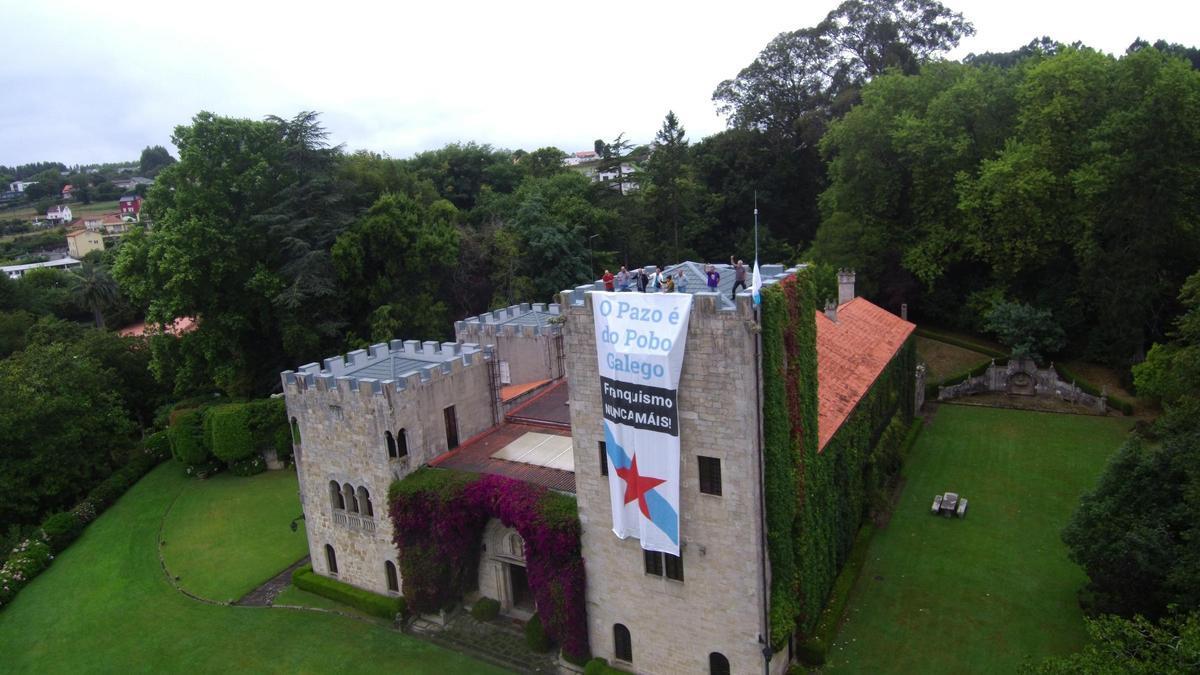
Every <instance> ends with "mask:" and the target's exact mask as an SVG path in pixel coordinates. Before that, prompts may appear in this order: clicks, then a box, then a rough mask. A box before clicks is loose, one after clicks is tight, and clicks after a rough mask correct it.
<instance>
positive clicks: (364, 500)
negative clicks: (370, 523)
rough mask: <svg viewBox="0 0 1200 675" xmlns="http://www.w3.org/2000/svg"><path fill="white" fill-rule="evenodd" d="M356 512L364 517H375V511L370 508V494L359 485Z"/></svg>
mask: <svg viewBox="0 0 1200 675" xmlns="http://www.w3.org/2000/svg"><path fill="white" fill-rule="evenodd" d="M358 511H359V513H361V514H363V515H364V516H367V517H370V518H374V517H375V509H373V508H371V493H370V492H367V488H365V487H363V486H361V485H360V486H358Z"/></svg>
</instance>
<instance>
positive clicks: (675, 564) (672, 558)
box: [663, 553, 683, 581]
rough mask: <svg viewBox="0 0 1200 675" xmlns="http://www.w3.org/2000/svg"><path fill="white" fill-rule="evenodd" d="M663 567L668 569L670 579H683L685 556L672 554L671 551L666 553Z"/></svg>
mask: <svg viewBox="0 0 1200 675" xmlns="http://www.w3.org/2000/svg"><path fill="white" fill-rule="evenodd" d="M663 567H664V568H665V570H666V573H667V578H668V579H672V580H674V581H683V558H681V557H679V556H677V555H671V554H670V553H664V554H663Z"/></svg>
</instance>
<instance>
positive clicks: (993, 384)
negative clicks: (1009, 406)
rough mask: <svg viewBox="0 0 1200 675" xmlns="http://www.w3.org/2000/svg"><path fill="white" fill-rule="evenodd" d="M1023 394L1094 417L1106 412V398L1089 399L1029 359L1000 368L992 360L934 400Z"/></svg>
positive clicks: (949, 387)
mask: <svg viewBox="0 0 1200 675" xmlns="http://www.w3.org/2000/svg"><path fill="white" fill-rule="evenodd" d="M1026 390H1027V391H1028V392H1029V393H1030V394H1031V395H1034V396H1052V397H1056V398H1058V399H1059V400H1062V401H1068V402H1070V403H1075V404H1078V405H1081V406H1084V407H1086V408H1091V409H1092V410H1094V411H1096V412H1097V413H1100V414H1103V413H1105V412H1107V411H1108V397H1107V396H1105V395H1103V394H1101V395H1100V396H1093V395H1092V394H1088V393H1087V392H1085V391H1083V390H1082V389H1080V388H1079V387H1078V386H1076V385H1075V383H1074V382H1065V381H1063V380H1062V379H1060V378H1059V376H1058V371H1057V370H1055V369H1054V364H1053V363H1051V364H1050V367H1049V368H1038V367H1037V364H1036V363H1034V361H1033V359H1030V358H1021V359H1011V360H1009V362H1008V363H1006V364H1004V365H996V361H995V359H993V360H992V364H991V365H990V366H988V369H987V370H986V371H985V372H984V373H983V374H982V375H977V376H975V377H969V378H967V379H966V380H964V381H962V382H960V383H958V384H952V385H950V386H947V387H938V400H939V401H949V400H951V399H955V398H958V397H960V396H970V395H971V394H983V393H991V392H999V393H1009V394H1023V393H1025V392H1026Z"/></svg>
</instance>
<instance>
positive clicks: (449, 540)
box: [388, 468, 590, 660]
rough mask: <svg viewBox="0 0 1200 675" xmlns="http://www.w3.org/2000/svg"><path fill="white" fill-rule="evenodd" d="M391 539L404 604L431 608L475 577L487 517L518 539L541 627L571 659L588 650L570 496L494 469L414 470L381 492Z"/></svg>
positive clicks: (581, 574)
mask: <svg viewBox="0 0 1200 675" xmlns="http://www.w3.org/2000/svg"><path fill="white" fill-rule="evenodd" d="M388 501H389V503H390V509H391V510H390V515H391V519H392V523H393V526H394V527H395V532H394V534H393V541H394V542H395V544H396V547H397V549H398V550H399V552H400V572H401V578H402V583H403V589H402V590H403V592H404V597H405V599H406V600H407V601H408V606H409V607H410V608H411V609H413V610H415V611H418V612H433V611H437V610H438V609H442V608H444V607H446V606H448V605H450V604H452V603H454V602H455V601H457V600H459V599H460V598H461V597H462V595H463V594H464V593H466V592H467V591H469V590H472V589H474V588H475V585H476V582H477V580H478V564H479V544H480V538H481V536H482V534H483V529H484V526H485V525H486V524H487V521H488V519H489V518H496V519H498V520H499V521H500V522H501V523H503V524H504V525H505V526H506V527H511V528H513V529H514V530H516V531H517V533H518V534H520V535H521V538H522V539H524V540H525V564H526V572H527V573H528V575H529V586H530V589H531V590H532V591H533V595H534V600H535V602H536V604H537V609H538V615H539V618H540V620H541V623H542V626H543V627H544V628H545V630H546V633H547V634H548V635H550V637H552V638H553V639H554V640H556V641H557V642H558V643H559V644H561V645H562V648H563V652H564V654H566V655H569V656H571V657H572V658H575V659H576V660H579V659H583V658H585V657H587V656H589V655H590V653H589V648H588V636H587V609H586V607H585V604H584V582H585V578H584V564H583V556H582V551H581V548H580V543H579V534H580V524H579V515H578V512H577V510H576V505H575V498H574V497H573V496H570V495H565V494H561V493H557V492H552V491H550V490H547V489H546V488H544V487H540V486H536V485H531V484H529V483H525V482H522V481H519V480H514V479H512V478H507V477H505V476H495V475H476V474H466V473H461V472H457V471H448V470H445V469H430V468H423V469H419V470H417V471H415V472H413V473H411V474H409V475H408V476H406V477H405V478H404V479H402V480H399V481H397V482H395V483H393V484H392V486H391V488H390V490H389V491H388Z"/></svg>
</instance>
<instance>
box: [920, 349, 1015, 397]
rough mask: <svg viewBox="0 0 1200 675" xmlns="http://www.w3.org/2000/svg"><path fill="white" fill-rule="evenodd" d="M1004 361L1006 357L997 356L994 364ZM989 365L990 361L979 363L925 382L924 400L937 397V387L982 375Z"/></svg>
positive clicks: (1005, 361)
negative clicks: (934, 380)
mask: <svg viewBox="0 0 1200 675" xmlns="http://www.w3.org/2000/svg"><path fill="white" fill-rule="evenodd" d="M1006 363H1008V359H1007V358H999V359H998V360H997V361H996V365H1000V366H1002V365H1004V364H1006ZM991 365H992V363H991V361H988V362H987V363H981V364H979V365H978V366H975V367H974V368H971V369H970V370H962V371H959V372H957V373H954V374H953V375H949V376H947V377H943V378H942V379H940V380H937V381H936V382H926V383H925V400H926V401H936V400H937V397H938V387H949V386H950V385H952V384H958V383H960V382H966V381H967V380H968V379H970V378H972V377H979V376H980V375H983V374H984V373H986V372H987V369H988V368H989V367H991Z"/></svg>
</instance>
